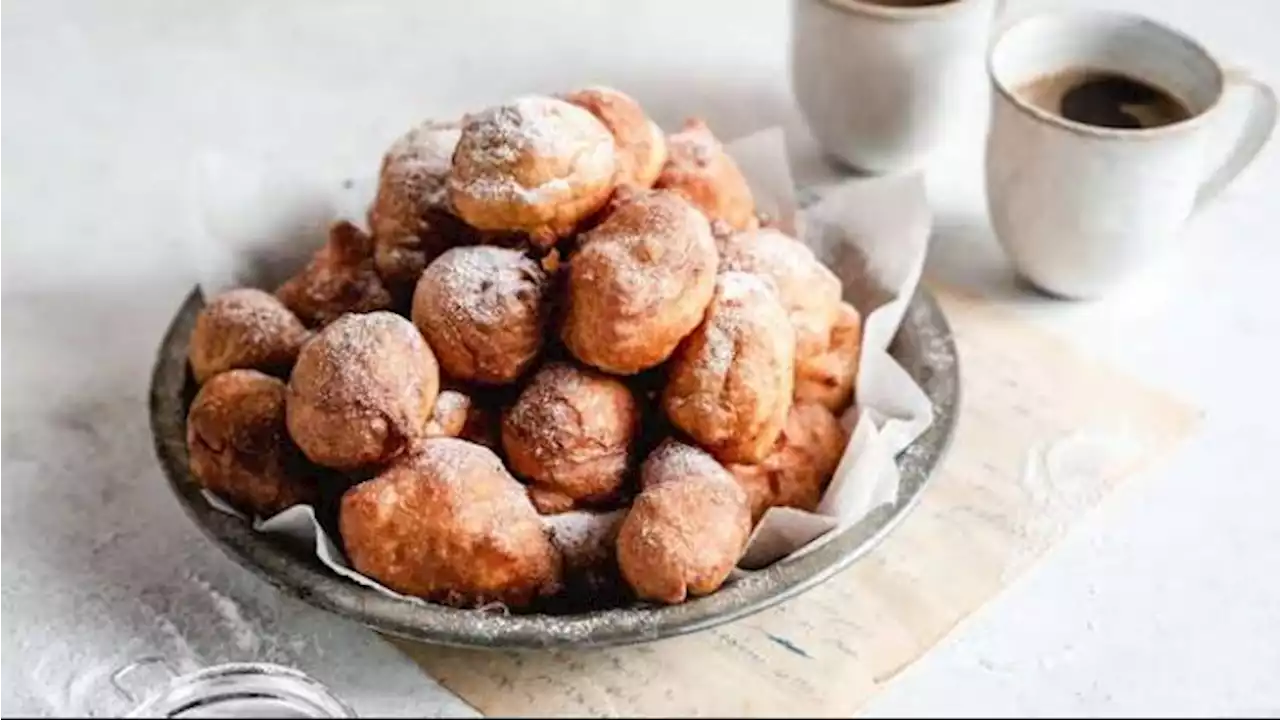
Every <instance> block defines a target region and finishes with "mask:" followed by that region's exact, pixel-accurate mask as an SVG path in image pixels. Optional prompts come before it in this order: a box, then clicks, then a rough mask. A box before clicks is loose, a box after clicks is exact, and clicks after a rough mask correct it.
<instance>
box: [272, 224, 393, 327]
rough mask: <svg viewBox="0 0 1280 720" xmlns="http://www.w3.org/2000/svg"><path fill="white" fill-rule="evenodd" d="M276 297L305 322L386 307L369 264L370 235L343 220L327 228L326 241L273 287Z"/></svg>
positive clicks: (314, 323)
mask: <svg viewBox="0 0 1280 720" xmlns="http://www.w3.org/2000/svg"><path fill="white" fill-rule="evenodd" d="M276 297H278V298H280V301H281V302H283V303H284V304H285V306H287V307H288V308H289V309H290V310H292V311H293V312H294V313H295V314H296V315H297V316H298V317H299V318H300V319H301V320H302V322H304V323H306V324H307V325H308V326H311V327H323V326H325V325H328V324H329V323H331V322H333V321H334V320H337V319H338V317H339V316H341V315H343V314H344V313H365V312H372V311H374V310H385V309H388V308H390V307H391V306H392V298H391V293H390V292H388V291H387V288H386V286H385V285H383V284H382V278H381V277H379V276H378V270H377V268H376V267H374V264H373V239H372V238H370V237H369V236H368V235H367V234H365V232H364V231H363V230H361V229H360V228H358V227H356V226H355V225H352V224H351V223H349V222H347V221H346V220H340V221H338V222H335V223H334V224H333V225H332V226H331V227H330V228H329V241H328V242H327V243H325V245H324V247H322V248H320V249H319V250H318V251H316V254H315V255H314V256H312V258H311V261H310V262H309V263H307V266H306V267H305V268H303V269H302V271H301V272H299V273H298V274H297V275H294V276H293V277H291V278H289V279H288V280H286V281H285V282H284V284H282V285H281V286H280V287H279V288H278V289H276Z"/></svg>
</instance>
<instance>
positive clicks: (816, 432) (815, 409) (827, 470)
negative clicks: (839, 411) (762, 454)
mask: <svg viewBox="0 0 1280 720" xmlns="http://www.w3.org/2000/svg"><path fill="white" fill-rule="evenodd" d="M847 443H848V438H847V437H846V435H845V431H844V428H842V427H840V421H839V420H837V419H836V416H835V415H832V414H831V411H830V410H828V409H826V408H825V407H823V406H822V405H819V404H818V403H814V402H802V401H798V402H796V404H795V405H794V406H793V407H792V408H791V412H790V414H788V416H787V426H786V427H785V428H784V429H783V431H782V437H781V438H779V439H778V444H777V445H776V446H774V449H773V452H771V453H769V456H768V457H766V458H765V459H764V460H763V461H761V462H760V463H759V464H756V465H728V466H727V467H728V469H729V472H731V473H733V476H734V477H735V478H737V479H738V482H739V484H741V485H742V488H743V489H744V490H746V492H747V497H748V499H749V500H750V503H751V519H752V522H758V521H759V520H760V517H761V516H762V515H764V512H765V510H768V509H769V508H771V507H794V508H800V509H801V510H809V511H811V512H812V511H813V510H814V509H816V508H817V507H818V501H820V500H821V499H822V493H823V491H825V490H826V489H827V483H828V482H830V481H831V475H832V473H834V472H835V471H836V466H837V465H838V464H839V463H840V458H841V456H843V455H844V448H845V445H846V444H847Z"/></svg>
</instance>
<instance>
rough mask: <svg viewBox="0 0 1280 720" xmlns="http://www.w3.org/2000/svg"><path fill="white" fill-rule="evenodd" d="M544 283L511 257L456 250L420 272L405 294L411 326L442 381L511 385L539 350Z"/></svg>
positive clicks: (521, 258)
mask: <svg viewBox="0 0 1280 720" xmlns="http://www.w3.org/2000/svg"><path fill="white" fill-rule="evenodd" d="M550 292H551V281H550V278H549V277H548V275H547V273H546V271H544V270H543V269H542V266H541V265H539V264H538V262H537V261H535V260H533V259H532V258H529V257H527V256H525V255H524V254H523V253H520V252H519V251H516V250H508V249H505V248H499V247H492V246H485V245H473V246H467V247H456V248H453V249H451V250H449V251H447V252H445V253H444V254H443V255H441V256H440V257H439V258H438V259H436V261H435V262H433V263H431V265H430V266H428V267H427V269H426V271H425V272H424V273H423V274H422V278H421V279H420V280H419V281H418V289H417V290H416V291H415V292H414V295H413V322H414V324H415V325H416V326H417V327H418V329H419V330H421V331H422V334H423V335H424V336H425V337H426V338H427V341H428V342H429V343H431V347H432V348H433V349H434V350H435V353H436V357H437V359H438V360H439V361H440V365H441V367H442V368H443V369H444V371H445V373H446V374H447V375H449V376H450V377H453V378H455V379H458V380H464V381H472V382H479V383H486V384H493V385H501V384H506V383H510V382H513V381H514V380H516V379H517V378H519V377H520V376H521V375H523V374H524V372H525V371H526V370H528V369H529V368H530V367H532V365H533V363H534V361H536V360H537V358H538V353H539V352H540V351H541V350H542V344H543V338H544V336H545V334H546V325H547V320H548V316H549V314H550V309H549V307H550V300H551V298H550Z"/></svg>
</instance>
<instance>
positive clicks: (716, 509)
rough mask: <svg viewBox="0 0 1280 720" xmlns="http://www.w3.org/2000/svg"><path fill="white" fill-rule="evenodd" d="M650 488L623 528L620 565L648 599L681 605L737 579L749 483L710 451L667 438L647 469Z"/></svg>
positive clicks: (638, 592)
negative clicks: (735, 572)
mask: <svg viewBox="0 0 1280 720" xmlns="http://www.w3.org/2000/svg"><path fill="white" fill-rule="evenodd" d="M641 473H642V483H643V488H644V489H643V490H641V491H640V494H639V495H638V496H637V497H636V500H635V503H634V504H633V505H632V506H631V510H630V511H629V512H628V513H627V517H626V518H625V519H624V520H623V521H622V527H621V529H620V530H619V531H618V541H617V542H618V548H617V553H618V567H619V569H621V571H622V577H623V578H624V579H625V580H626V581H627V584H628V585H630V586H631V589H632V590H634V591H635V593H636V595H637V596H639V597H640V598H641V599H643V600H652V601H656V602H662V603H668V604H674V603H680V602H684V601H685V599H687V598H688V597H689V596H690V595H693V596H698V595H707V594H710V593H712V592H714V591H715V590H716V589H718V588H719V587H720V586H721V585H722V584H723V583H724V581H725V580H726V579H727V578H728V577H729V573H730V572H732V571H733V568H734V566H735V565H736V564H737V562H738V558H739V557H741V556H742V551H743V549H744V548H745V547H746V543H747V537H748V536H749V535H750V533H751V509H750V507H749V506H748V505H747V497H746V494H745V493H744V492H743V490H742V488H741V487H739V486H738V483H737V482H736V481H735V480H734V479H733V476H732V475H730V474H729V472H728V471H727V470H725V469H724V467H722V466H721V465H720V464H719V463H717V462H716V461H715V460H714V459H713V458H711V456H709V455H707V454H706V453H705V452H703V451H702V450H699V449H698V448H695V447H693V446H691V445H685V444H684V443H678V442H666V443H664V444H663V445H661V446H660V447H659V448H658V449H657V450H655V451H654V452H653V453H652V454H651V455H650V456H649V458H648V459H647V460H645V463H644V467H643V468H642V469H641Z"/></svg>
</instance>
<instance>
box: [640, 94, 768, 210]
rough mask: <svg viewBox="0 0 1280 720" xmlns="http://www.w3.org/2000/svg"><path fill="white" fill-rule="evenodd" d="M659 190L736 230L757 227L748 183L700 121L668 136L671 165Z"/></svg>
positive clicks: (665, 169)
mask: <svg viewBox="0 0 1280 720" xmlns="http://www.w3.org/2000/svg"><path fill="white" fill-rule="evenodd" d="M657 187H660V188H666V189H668V190H672V191H674V192H677V193H680V194H681V195H683V196H684V197H685V199H687V200H688V201H689V202H691V203H693V204H694V205H695V206H697V208H698V209H699V210H701V211H702V212H704V213H706V215H707V218H708V219H709V220H712V221H715V220H723V221H725V222H726V223H728V224H729V226H730V227H732V228H733V229H734V230H749V229H752V228H754V227H755V226H756V202H755V199H754V198H752V197H751V187H750V186H748V185H747V179H746V178H745V177H743V176H742V171H741V170H739V169H738V164H737V163H735V162H734V161H733V158H732V157H729V154H728V153H726V152H725V150H724V146H723V145H721V144H720V141H719V140H717V139H716V136H715V135H713V134H711V128H709V127H707V124H706V123H705V122H703V121H702V120H701V119H699V118H691V119H689V120H686V121H685V123H684V127H683V128H681V129H680V132H677V133H673V134H672V135H669V136H667V164H666V166H665V167H663V168H662V174H661V175H659V176H658V181H657Z"/></svg>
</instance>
